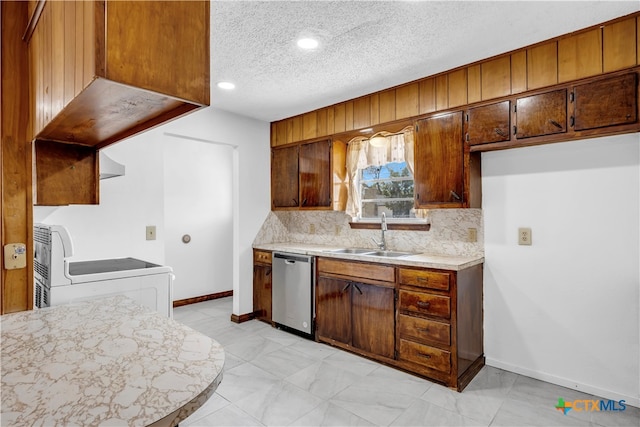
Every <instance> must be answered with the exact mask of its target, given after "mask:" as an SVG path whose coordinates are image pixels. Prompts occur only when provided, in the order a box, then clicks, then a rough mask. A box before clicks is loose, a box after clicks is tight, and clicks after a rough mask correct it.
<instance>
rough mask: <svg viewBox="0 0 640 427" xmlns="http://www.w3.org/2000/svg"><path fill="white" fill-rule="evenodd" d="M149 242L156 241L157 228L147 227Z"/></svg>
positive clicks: (153, 226)
mask: <svg viewBox="0 0 640 427" xmlns="http://www.w3.org/2000/svg"><path fill="white" fill-rule="evenodd" d="M147 240H156V226H155V225H147Z"/></svg>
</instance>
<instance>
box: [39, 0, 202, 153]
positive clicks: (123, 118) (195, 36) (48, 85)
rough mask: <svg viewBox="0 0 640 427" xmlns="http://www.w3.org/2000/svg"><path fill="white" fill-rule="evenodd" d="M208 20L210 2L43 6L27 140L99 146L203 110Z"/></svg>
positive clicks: (116, 2)
mask: <svg viewBox="0 0 640 427" xmlns="http://www.w3.org/2000/svg"><path fill="white" fill-rule="evenodd" d="M35 10H36V11H37V9H35ZM209 20H210V14H209V2H208V1H193V2H135V1H122V2H121V1H106V2H55V1H47V2H45V3H44V7H43V9H42V14H41V15H40V19H39V20H37V25H36V26H35V28H34V29H33V32H27V41H28V49H29V55H30V57H31V61H30V63H31V65H30V67H31V70H30V79H31V82H32V83H31V84H32V89H33V101H32V105H33V109H34V126H33V128H34V137H35V138H36V139H42V140H49V141H59V142H67V143H75V144H82V145H87V146H92V147H96V148H102V147H104V146H107V145H109V144H111V143H113V142H116V141H119V140H121V139H123V138H126V137H129V136H131V135H134V134H136V133H139V132H141V131H143V130H146V129H148V128H150V127H153V126H156V125H158V124H161V123H163V122H165V121H167V120H170V119H173V118H175V117H178V116H181V115H183V114H185V113H187V112H189V111H192V110H194V109H197V108H201V107H202V106H205V105H208V104H209ZM168 29H170V31H168Z"/></svg>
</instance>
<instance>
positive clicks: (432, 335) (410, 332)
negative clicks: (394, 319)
mask: <svg viewBox="0 0 640 427" xmlns="http://www.w3.org/2000/svg"><path fill="white" fill-rule="evenodd" d="M398 333H399V335H400V337H403V338H408V339H411V340H418V341H424V340H428V341H433V342H435V343H438V344H444V345H451V326H450V325H449V324H448V323H442V322H436V321H433V320H429V319H423V318H421V317H413V316H407V315H404V314H400V315H398Z"/></svg>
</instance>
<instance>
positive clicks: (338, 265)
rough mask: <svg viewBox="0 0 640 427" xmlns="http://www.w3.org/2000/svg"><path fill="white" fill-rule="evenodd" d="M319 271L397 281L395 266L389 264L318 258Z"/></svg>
mask: <svg viewBox="0 0 640 427" xmlns="http://www.w3.org/2000/svg"><path fill="white" fill-rule="evenodd" d="M318 272H319V273H329V274H338V275H341V276H351V277H360V278H363V279H371V280H377V281H383V282H394V281H395V274H394V273H395V272H394V268H393V267H390V266H388V265H378V264H367V263H360V262H353V261H341V260H336V259H329V258H320V259H319V260H318Z"/></svg>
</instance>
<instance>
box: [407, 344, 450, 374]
mask: <svg viewBox="0 0 640 427" xmlns="http://www.w3.org/2000/svg"><path fill="white" fill-rule="evenodd" d="M398 358H399V359H400V360H406V361H408V362H413V363H417V364H419V365H423V366H426V367H428V368H431V369H435V370H437V371H441V372H446V373H449V372H451V353H450V352H448V351H446V350H440V349H439V348H434V347H429V346H428V345H424V344H418V343H417V342H413V341H407V340H403V339H401V340H400V352H399V354H398Z"/></svg>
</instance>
